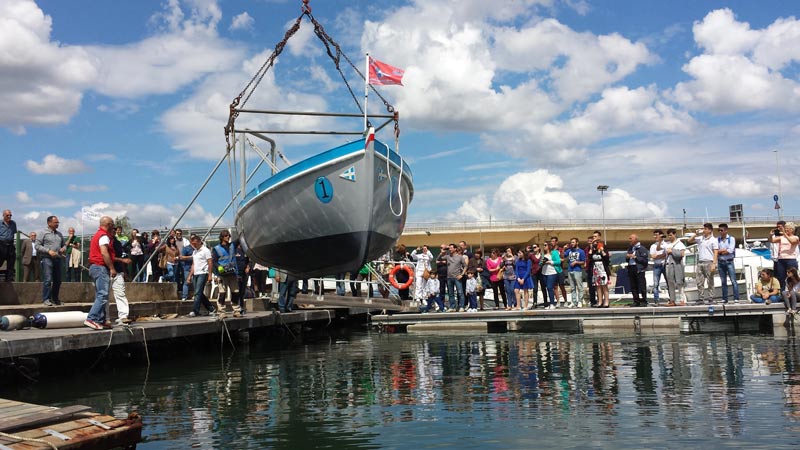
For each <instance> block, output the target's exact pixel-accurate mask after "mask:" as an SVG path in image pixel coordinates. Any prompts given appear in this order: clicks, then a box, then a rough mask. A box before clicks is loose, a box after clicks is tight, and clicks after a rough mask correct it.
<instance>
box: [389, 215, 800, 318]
mask: <svg viewBox="0 0 800 450" xmlns="http://www.w3.org/2000/svg"><path fill="white" fill-rule="evenodd" d="M716 231H717V234H716V235H715V234H714V226H713V225H712V224H711V223H705V224H704V225H703V228H701V229H698V230H697V232H696V233H689V234H687V237H688V240H689V244H696V245H697V248H696V250H695V253H696V271H695V278H696V282H697V288H698V299H697V300H696V302H695V304H698V305H699V304H707V305H710V304H713V303H716V302H717V301H718V300H720V301H721V302H722V303H723V304H727V303H728V302H731V301H732V302H733V303H739V301H740V293H739V286H738V282H737V279H736V268H735V263H734V258H735V255H736V248H737V245H736V239H735V238H734V237H733V236H731V235H730V234H729V229H728V225H727V224H725V223H722V224H719V225H718V227H717V230H716ZM628 240H629V246H628V249H627V251H626V253H625V262H624V264H623V267H624V269H623V270H625V272H626V275H627V277H628V280H629V283H630V293H631V296H632V299H633V301H632V302H631V303H630V306H632V307H643V306H648V305H650V306H662V305H664V306H678V305H686V293H685V285H686V283H685V279H686V275H685V264H686V251H687V247H686V245H685V244H684V242H683V241H682V240H681V239H679V235H678V231H677V230H675V229H673V228H670V229H667V230H666V232H664V231H662V230H660V229H657V230H654V231H653V243H652V244H651V245H650V246H649V247H647V246H645V245H643V244H642V243H641V242H640V240H639V237H638V236H637V235H636V234H631V235H630V236H629V238H628ZM769 240H770V243H771V250H772V260H773V266H774V269H763V270H762V271H761V272H760V277H759V280H758V281H757V282H756V285H755V293H754V294H753V295H752V296H751V297H750V301H752V302H755V303H766V304H770V303H771V302H776V301H779V300H783V301H784V304H785V307H786V313H787V314H789V315H794V314H796V312H797V300H798V296H800V277H798V259H799V258H800V247H798V241H800V238H798V237H797V236H795V235H794V224H792V223H788V224H787V223H785V222H784V221H779V222H778V223H777V225H776V228H775V229H774V230H773V232H772V234H771V236H770V239H769ZM398 254H399V255H400V256H399V258H400V259H401V260H403V259H407V260H411V261H414V262H415V263H416V267H415V270H414V273H415V280H414V284H413V289H414V300H415V301H417V302H419V304H420V311H421V312H423V313H426V312H431V311H438V312H448V311H449V312H461V311H464V312H474V311H483V310H485V309H487V306H486V305H485V303H486V301H485V297H486V293H487V292H488V291H489V290H491V292H492V298H493V299H494V304H493V305H491V306H492V307H493V309H495V310H497V309H504V310H524V309H535V308H537V307H544V308H547V309H556V308H561V307H564V308H582V307H585V306H589V307H593V308H608V307H609V305H610V303H609V285H610V284H611V268H610V257H609V252H608V251H607V250H606V248H605V245H604V242H603V240H602V235H601V233H600V232H599V231H595V232H594V233H593V234H592V235H591V236H588V237H587V239H586V242H585V244H584V245H583V246H581V244H580V242H579V240H578V238H572V239H570V240H569V242H568V243H565V244H563V245H562V244H560V243H559V239H558V237H556V236H553V237H551V238H550V240H549V241H548V242H544V243H541V244H538V243H535V244H532V245H528V246H526V247H524V248H521V249H516V250H515V249H514V248H512V247H507V248H506V249H505V251H501V250H500V249H498V248H494V249H492V250H491V251H490V254H489V256H488V257H484V255H483V253H482V251H481V250H476V251H474V252H472V251H470V250H469V249H468V247H467V244H466V242H464V241H461V242H459V244H458V245H456V244H449V245H445V244H442V245H441V247H440V253H439V255H438V256H437V257H434V256H433V255H432V253H431V251H430V249H429V248H428V247H427V246H425V245H423V246H420V247H419V248H417V249H415V250H414V251H413V252H411V253H410V254H409V253H406V254H405V256H403V249H399V248H398V250H396V251H395V258H397V257H398ZM650 270H652V286H653V288H652V299H651V301H650V302H648V294H649V292H650V290H649V289H648V286H647V280H646V274H647V272H648V271H650ZM717 273H718V275H719V280H720V283H721V291H722V292H721V294H722V296H721V298H720V299H718V298H715V297H714V279H715V278H714V275H715V274H717ZM662 281H663V282H665V283H666V291H667V297H668V298H667V299H663V300H664V301H662V299H661V298H659V297H660V287H661V283H662ZM729 284H730V289H729ZM567 286H569V287H570V291H569V295H568V292H567V289H566V287H567ZM539 294H541V298H542V301H541V302H540V301H539ZM445 300H447V302H445ZM584 300H586V301H584Z"/></svg>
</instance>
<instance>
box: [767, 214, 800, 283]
mask: <svg viewBox="0 0 800 450" xmlns="http://www.w3.org/2000/svg"><path fill="white" fill-rule="evenodd" d="M771 241H772V243H773V244H777V246H778V251H777V256H778V259H777V260H775V277H776V278H777V279H778V283H780V286H781V292H783V291H785V290H786V274H787V272H788V270H789V269H790V268H795V269H797V243H798V242H800V237H797V236H795V235H794V224H793V223H791V222H789V223H787V224H786V225H784V226H783V232H781V230H780V228H776V229H774V230H772V238H771Z"/></svg>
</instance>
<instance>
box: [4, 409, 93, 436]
mask: <svg viewBox="0 0 800 450" xmlns="http://www.w3.org/2000/svg"><path fill="white" fill-rule="evenodd" d="M91 409H92V408H90V407H88V406H83V405H74V406H67V407H65V408H56V409H53V410H51V411H47V412H44V413H39V414H34V415H29V416H26V417H21V418H17V419H14V420H3V421H0V431H6V430H14V429H19V428H22V427H35V426H38V425H41V424H45V423H52V422H57V421H61V420H67V419H70V418H71V417H73V416H74V415H75V414H79V413H82V412H86V411H90V410H91Z"/></svg>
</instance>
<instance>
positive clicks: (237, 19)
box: [229, 11, 256, 31]
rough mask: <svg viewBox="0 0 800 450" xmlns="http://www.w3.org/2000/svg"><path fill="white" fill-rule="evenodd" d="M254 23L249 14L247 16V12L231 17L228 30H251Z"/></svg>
mask: <svg viewBox="0 0 800 450" xmlns="http://www.w3.org/2000/svg"><path fill="white" fill-rule="evenodd" d="M255 22H256V21H255V19H253V17H252V16H250V14H248V13H247V11H245V12H243V13H241V14H237V15H236V16H234V17H233V20H231V26H230V28H229V29H230V30H231V31H238V30H252V29H253V25H254V24H255Z"/></svg>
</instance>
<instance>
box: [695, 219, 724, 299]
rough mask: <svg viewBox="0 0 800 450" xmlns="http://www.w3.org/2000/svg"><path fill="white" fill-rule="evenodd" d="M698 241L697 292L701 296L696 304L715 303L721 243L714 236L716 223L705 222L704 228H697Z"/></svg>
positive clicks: (696, 237)
mask: <svg viewBox="0 0 800 450" xmlns="http://www.w3.org/2000/svg"><path fill="white" fill-rule="evenodd" d="M694 241H695V243H697V272H696V273H695V279H696V280H697V292H698V293H699V297H698V299H697V302H696V304H698V305H702V304H703V302H704V301H705V303H707V304H709V305H711V304H713V303H714V271H716V270H717V258H718V256H719V243H718V242H717V238H715V237H714V225H711V224H710V223H704V224H703V228H702V229H700V230H697V235H696V236H695V237H694Z"/></svg>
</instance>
